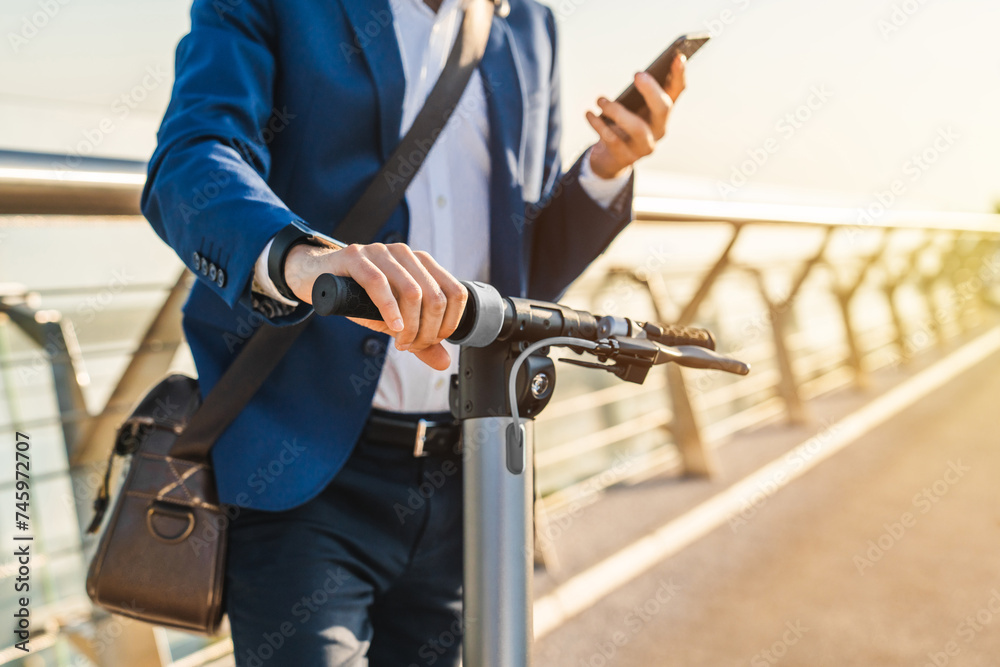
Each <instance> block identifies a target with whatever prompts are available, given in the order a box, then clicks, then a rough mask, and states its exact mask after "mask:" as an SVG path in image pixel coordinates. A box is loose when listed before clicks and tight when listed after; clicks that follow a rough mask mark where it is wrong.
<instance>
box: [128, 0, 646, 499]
mask: <svg viewBox="0 0 1000 667" xmlns="http://www.w3.org/2000/svg"><path fill="white" fill-rule="evenodd" d="M510 4H511V12H510V15H509V16H508V17H507V18H497V19H495V21H494V25H493V28H492V31H491V34H490V38H489V44H488V47H487V49H486V54H485V56H484V58H483V61H482V65H481V73H482V76H483V81H484V85H486V87H487V99H488V102H487V105H488V113H489V122H490V141H491V149H492V155H493V165H492V183H491V186H490V200H491V210H490V225H491V227H490V229H491V232H490V249H491V253H490V265H491V271H492V275H491V282H492V283H493V284H494V285H495V286H496V287H497V288H498V289H499V290H500V292H501V293H503V294H508V295H515V296H533V297H536V298H542V299H550V300H551V299H555V298H558V296H559V295H561V294H562V293H563V292H564V290H565V289H566V287H567V286H568V285H569V283H570V282H571V281H572V280H573V279H574V278H575V277H576V276H577V275H579V274H580V273H581V272H582V271H583V269H584V268H586V266H587V265H588V264H589V263H590V262H591V261H592V260H593V259H594V258H595V257H596V256H597V255H598V254H599V253H600V252H601V251H603V249H604V248H605V247H606V246H607V245H608V243H610V241H611V240H612V239H613V238H614V237H615V235H616V234H618V232H619V231H621V229H622V228H623V227H624V226H625V225H626V224H627V223H628V222H629V220H630V219H631V186H630V187H629V188H628V190H627V192H626V193H625V195H626V196H623V197H622V198H621V201H620V202H619V203H618V204H616V205H615V206H613V207H612V208H611V209H610V210H606V209H604V208H602V207H600V206H598V205H597V204H596V203H595V202H594V201H593V200H591V199H590V198H589V197H588V196H587V195H586V193H585V192H584V191H583V190H582V188H581V187H580V186H579V183H578V181H577V179H576V178H575V172H576V169H577V168H578V167H574V168H573V169H571V170H570V171H569V172H568V173H567V174H565V175H564V174H563V172H562V169H561V161H560V157H559V138H560V137H559V135H560V133H559V125H560V117H559V114H560V111H559V77H558V70H557V68H556V58H555V55H556V46H555V24H554V19H553V16H552V12H551V11H550V10H549V9H547V8H545V7H543V6H541V5H539V4H537V3H535V2H532V1H529V0H511V2H510ZM391 21H392V14H391V12H390V10H389V4H388V1H387V0H195V2H194V6H193V8H192V10H191V23H192V28H191V32H190V34H188V35H186V36H185V37H184V38H183V39H182V40H181V42H180V44H179V46H178V48H177V62H176V81H175V84H174V89H173V93H172V98H171V101H170V105H169V107H168V109H167V112H166V116H165V117H164V120H163V123H162V126H161V127H160V131H159V134H158V140H159V143H158V146H157V149H156V152H155V153H154V155H153V157H152V159H151V161H150V165H149V178H148V181H147V183H146V188H145V191H144V192H143V198H142V208H143V213H144V214H145V215H146V217H147V218H148V219H149V221H150V223H151V224H152V226H153V228H154V229H155V230H156V232H157V234H159V235H160V237H162V238H163V239H164V241H166V242H167V243H168V244H170V246H171V247H173V248H174V249H175V250H176V251H177V253H178V255H179V256H180V257H181V259H182V260H183V261H185V263H186V264H187V265H188V266H189V267H191V268H192V270H194V272H195V274H196V275H197V276H198V280H197V282H196V284H195V286H194V288H193V289H192V291H191V295H190V297H189V299H188V301H187V303H186V304H185V307H184V314H185V317H184V331H185V334H186V336H187V340H188V343H189V344H190V347H191V352H192V354H193V356H194V360H195V363H196V365H197V368H198V374H199V382H200V385H201V390H202V392H203V394H207V392H208V391H209V390H211V388H212V387H213V386H214V385H215V383H216V382H217V381H218V378H219V377H220V375H221V374H222V372H223V371H224V370H225V368H226V366H227V365H228V364H229V363H230V362H231V361H232V359H233V356H234V354H235V353H236V352H238V351H239V349H240V348H241V347H242V343H243V342H244V341H245V340H246V339H247V337H248V336H249V335H250V334H251V333H252V332H253V331H254V330H255V328H256V327H257V326H260V325H262V324H264V325H266V326H271V325H278V326H281V325H288V324H291V323H293V322H297V321H300V320H301V319H302V318H303V317H306V316H307V315H308V314H309V313H310V309H309V308H308V307H307V306H301V307H299V308H298V309H296V310H295V311H294V312H293V313H291V314H290V315H286V316H282V317H277V318H265V317H264V316H262V315H261V314H260V313H259V312H258V311H257V310H254V309H253V307H252V296H251V292H250V284H251V279H252V276H253V269H254V262H255V261H256V259H257V257H258V255H259V254H260V252H261V250H262V249H263V248H264V246H265V245H266V244H267V242H268V240H269V239H270V238H271V237H272V236H274V234H275V233H277V232H278V230H280V229H281V228H283V227H284V226H285V225H286V224H288V223H289V221H291V220H293V219H300V220H304V221H305V222H306V223H307V224H309V225H310V226H311V227H313V228H314V229H317V230H319V231H321V232H324V233H327V234H334V235H335V232H334V230H335V228H336V226H337V222H338V221H339V220H340V219H341V217H342V216H343V215H344V214H345V213H346V212H347V210H348V209H349V208H350V206H351V204H353V203H354V201H355V200H357V199H358V198H359V197H360V195H361V192H362V191H363V190H364V188H365V186H366V185H367V184H368V183H369V181H370V180H371V179H372V178H373V177H374V176H375V174H376V173H377V172H378V170H379V168H380V167H381V166H382V163H383V162H384V161H385V160H386V159H387V158H388V156H389V154H390V152H391V151H392V149H393V148H394V147H395V145H396V144H397V143H398V141H399V127H400V116H401V113H402V107H403V92H404V77H403V68H402V63H401V60H400V54H399V48H398V44H397V41H396V37H395V32H394V30H393V27H392V24H391ZM407 225H408V215H407V210H406V206H405V204H404V205H401V206H400V207H399V208H398V210H397V211H396V212H395V213H394V215H393V216H392V218H391V219H390V220H389V221H388V222H387V223H386V224H385V225H384V227H383V229H382V230H381V233H380V235H379V237H378V239H377V240H381V241H390V242H391V241H399V240H404V239H405V238H406V233H407ZM196 254H197V257H196ZM213 265H214V266H215V267H216V270H215V271H212V272H211V273H209V274H207V275H206V274H203V271H202V269H203V268H206V267H209V266H213ZM387 341H388V337H387V336H385V335H382V334H376V333H374V332H372V331H370V330H368V329H364V328H362V327H360V326H358V325H355V324H353V323H351V322H349V321H347V320H346V319H344V318H314V320H313V321H312V323H311V324H310V325H309V327H308V328H307V330H306V331H305V332H304V333H303V334H302V335H301V337H300V338H299V339H298V341H296V343H295V345H294V346H293V347H292V349H291V350H290V352H289V353H288V354H287V355H286V357H285V358H284V359H283V360H282V361H281V363H280V364H279V366H278V367H277V369H276V370H275V371H274V373H273V374H272V375H271V377H270V378H269V379H268V381H267V382H266V383H265V384H264V386H263V387H262V388H261V390H260V391H259V392H258V393H257V395H256V396H255V397H254V399H253V400H252V401H251V402H250V404H249V405H248V406H247V407H246V409H245V410H244V411H243V413H242V414H241V415H240V416H239V418H237V419H236V421H234V422H233V424H232V425H231V426H230V427H229V428H228V429H227V431H226V432H225V434H224V435H223V437H222V438H221V439H220V440H219V441H218V442H217V443H216V445H215V447H214V448H213V450H212V459H213V463H214V466H215V474H216V479H217V481H218V488H219V495H220V499H221V500H222V501H223V502H227V503H233V504H238V505H242V506H246V507H253V508H258V509H266V510H281V509H287V508H291V507H294V506H296V505H298V504H301V503H303V502H305V501H307V500H309V499H310V498H312V497H313V496H315V495H316V494H317V493H319V491H320V490H322V488H323V487H324V486H325V485H326V484H327V483H328V482H329V481H330V479H332V477H333V476H334V475H335V474H336V472H337V471H338V470H339V469H340V467H341V466H342V465H343V463H344V461H345V460H346V459H347V457H348V455H349V454H350V452H351V449H352V448H353V445H354V443H355V441H356V440H357V439H358V436H359V434H360V432H361V429H362V427H363V425H364V422H365V420H366V418H367V415H368V411H369V409H370V407H371V400H372V396H373V395H374V392H375V386H376V383H377V381H378V376H379V372H380V370H381V367H382V363H383V359H384V355H385V348H386V344H387Z"/></svg>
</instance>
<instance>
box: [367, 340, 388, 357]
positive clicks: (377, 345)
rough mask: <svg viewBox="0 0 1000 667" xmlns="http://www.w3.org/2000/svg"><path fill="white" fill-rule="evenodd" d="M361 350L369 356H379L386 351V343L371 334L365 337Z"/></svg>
mask: <svg viewBox="0 0 1000 667" xmlns="http://www.w3.org/2000/svg"><path fill="white" fill-rule="evenodd" d="M361 351H362V352H364V353H365V355H366V356H369V357H377V356H379V355H380V354H382V353H383V352H385V343H383V342H382V341H380V340H379V339H378V338H375V337H373V336H370V337H368V338H365V340H364V342H363V343H362V344H361Z"/></svg>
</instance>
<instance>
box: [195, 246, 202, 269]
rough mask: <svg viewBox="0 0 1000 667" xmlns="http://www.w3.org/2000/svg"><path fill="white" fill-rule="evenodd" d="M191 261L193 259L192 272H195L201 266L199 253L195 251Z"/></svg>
mask: <svg viewBox="0 0 1000 667" xmlns="http://www.w3.org/2000/svg"><path fill="white" fill-rule="evenodd" d="M193 259H194V270H195V271H197V270H198V268H199V267H200V266H201V253H200V252H198V251H197V250H195V251H194V256H193Z"/></svg>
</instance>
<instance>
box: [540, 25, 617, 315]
mask: <svg viewBox="0 0 1000 667" xmlns="http://www.w3.org/2000/svg"><path fill="white" fill-rule="evenodd" d="M546 11H547V14H548V21H547V24H548V29H549V36H550V39H551V40H552V48H553V53H555V51H556V31H555V18H554V16H553V14H552V11H551V9H548V8H546ZM550 89H551V91H552V98H551V102H550V105H549V129H548V147H547V149H546V156H545V160H546V170H545V185H544V187H543V188H542V192H543V193H545V195H544V196H543V198H542V200H541V201H540V202H539V203H537V204H529V205H528V206H527V210H526V212H525V220H526V223H527V224H526V231H527V233H528V234H530V235H531V243H530V248H531V254H530V269H529V283H528V290H529V296H531V297H534V298H537V299H545V300H558V299H559V297H561V296H562V295H563V293H565V291H566V289H567V288H568V287H569V285H570V283H571V282H573V281H574V280H575V279H576V278H577V277H578V276H579V275H580V274H581V273H583V271H584V270H585V269H586V268H587V266H588V265H590V263H591V262H593V261H594V259H596V258H597V256H598V255H600V254H601V253H602V252H603V251H604V250H605V248H607V247H608V245H609V244H610V243H611V241H612V240H614V238H615V237H616V236H617V235H618V234H619V233H620V232H621V231H622V230H623V229H624V228H625V226H626V225H628V223H629V222H631V221H632V217H633V215H632V195H633V185H634V176H633V177H632V178H630V179H629V182H628V184H627V185H626V186H625V188H624V189H623V190H622V192H621V194H620V195H619V196H618V198H617V199H616V200H615V201H614V202H613V203H612V204H611V206H609V207H607V208H605V207H603V206H601V205H600V204H598V203H597V202H595V201H594V200H593V199H591V198H590V196H589V195H588V194H587V193H586V191H585V190H584V189H583V188H582V187H581V185H580V180H579V175H580V167H581V160H582V159H583V158H580V159H579V160H577V161H576V163H575V164H574V165H573V167H572V168H570V170H569V171H567V172H565V173H563V171H562V162H561V157H560V154H559V141H560V139H561V116H560V113H561V112H560V107H559V89H560V81H559V66H558V63H557V62H556V56H555V55H553V65H552V82H551V86H550ZM585 155H586V154H585Z"/></svg>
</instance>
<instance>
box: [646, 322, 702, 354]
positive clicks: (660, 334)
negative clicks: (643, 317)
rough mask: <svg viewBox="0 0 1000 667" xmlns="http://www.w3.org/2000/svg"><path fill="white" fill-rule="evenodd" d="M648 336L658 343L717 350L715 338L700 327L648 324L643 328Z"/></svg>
mask: <svg viewBox="0 0 1000 667" xmlns="http://www.w3.org/2000/svg"><path fill="white" fill-rule="evenodd" d="M642 328H643V329H644V330H645V331H646V336H647V337H648V338H649V339H650V340H655V341H656V342H657V343H662V344H663V345H669V346H670V347H677V346H678V345H694V346H696V347H704V348H705V349H708V350H714V349H715V338H713V337H712V332H711V331H709V330H708V329H699V328H698V327H681V326H677V325H674V324H652V323H646V324H644V325H643V327H642Z"/></svg>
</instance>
